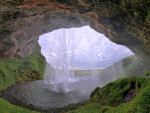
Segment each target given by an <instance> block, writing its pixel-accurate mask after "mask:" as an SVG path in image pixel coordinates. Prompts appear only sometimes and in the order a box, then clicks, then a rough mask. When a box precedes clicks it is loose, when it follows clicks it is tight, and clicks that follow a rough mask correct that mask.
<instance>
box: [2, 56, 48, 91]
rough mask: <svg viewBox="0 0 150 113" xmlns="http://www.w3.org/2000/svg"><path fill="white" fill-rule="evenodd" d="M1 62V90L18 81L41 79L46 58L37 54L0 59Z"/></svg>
mask: <svg viewBox="0 0 150 113" xmlns="http://www.w3.org/2000/svg"><path fill="white" fill-rule="evenodd" d="M0 64H1V66H0V91H2V90H4V89H6V88H7V87H9V86H10V85H12V84H14V83H16V82H25V81H30V80H37V79H41V78H42V77H43V74H44V68H45V61H44V59H43V58H41V57H39V56H38V55H36V54H34V55H30V56H27V57H24V58H22V59H21V60H19V59H16V58H12V59H9V60H0Z"/></svg>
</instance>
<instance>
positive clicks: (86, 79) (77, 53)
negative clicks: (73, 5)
mask: <svg viewBox="0 0 150 113" xmlns="http://www.w3.org/2000/svg"><path fill="white" fill-rule="evenodd" d="M38 43H39V45H40V47H41V54H42V55H43V56H44V57H45V59H46V62H47V65H46V70H45V75H44V80H37V81H32V82H29V83H26V84H19V85H18V84H16V85H14V86H13V87H11V88H10V89H9V91H8V92H7V93H8V94H9V95H10V97H13V98H17V99H18V100H21V101H22V103H23V105H24V103H25V104H26V105H33V106H34V107H35V108H36V109H41V108H42V109H44V110H49V109H51V108H60V107H64V106H67V105H69V104H72V103H78V102H81V101H84V100H88V99H90V94H91V92H92V91H93V90H94V89H95V88H96V87H97V86H100V87H102V86H104V85H105V84H106V83H108V82H110V81H113V80H115V77H114V76H116V74H115V73H114V72H117V73H121V72H122V71H121V70H122V69H121V63H117V69H116V68H114V67H113V66H112V65H113V64H114V63H116V62H119V61H120V60H121V59H123V58H125V57H127V56H130V55H132V54H133V53H132V52H131V51H130V50H129V49H128V48H126V47H125V46H121V45H117V44H115V43H113V42H111V41H110V40H109V39H108V38H107V37H105V36H104V35H103V34H100V33H98V32H96V31H94V30H93V29H91V28H90V27H89V26H83V27H81V28H70V29H65V28H61V29H58V30H54V31H52V32H50V33H46V34H43V35H41V36H40V37H39V40H38ZM110 66H112V67H111V70H108V73H106V74H107V75H110V76H109V77H108V76H106V75H103V74H101V72H102V71H103V70H104V69H105V68H108V67H110ZM100 76H103V77H104V78H105V80H107V79H109V80H108V81H107V82H106V81H105V80H104V79H101V77H100ZM105 76H106V77H105ZM11 92H15V95H13V93H11ZM41 97H42V98H41ZM27 107H28V106H27Z"/></svg>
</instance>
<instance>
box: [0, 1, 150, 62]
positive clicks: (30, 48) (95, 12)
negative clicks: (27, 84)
mask: <svg viewBox="0 0 150 113" xmlns="http://www.w3.org/2000/svg"><path fill="white" fill-rule="evenodd" d="M84 25H89V26H90V27H91V28H93V29H95V30H96V31H98V32H100V33H103V34H104V35H106V36H107V37H108V38H109V39H110V40H112V41H114V42H115V43H118V44H122V45H125V46H126V47H128V48H129V49H130V50H131V51H133V52H134V53H135V54H136V55H138V56H139V58H141V59H144V60H145V61H146V62H147V61H150V0H0V59H8V58H11V57H17V58H21V57H23V56H26V55H28V54H32V53H35V52H38V53H39V50H40V47H39V45H38V42H37V40H38V37H39V36H40V35H42V34H44V33H47V32H50V31H53V30H56V29H59V28H71V27H81V26H84Z"/></svg>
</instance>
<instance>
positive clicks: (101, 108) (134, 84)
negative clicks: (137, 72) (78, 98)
mask: <svg viewBox="0 0 150 113" xmlns="http://www.w3.org/2000/svg"><path fill="white" fill-rule="evenodd" d="M131 90H135V92H136V95H135V97H133V98H132V99H131V100H130V101H128V102H125V101H124V98H125V95H126V94H127V92H128V91H131ZM87 111H88V112H87ZM149 111H150V79H149V78H137V77H131V78H124V79H120V80H117V81H115V82H111V83H109V84H107V85H106V86H104V87H102V88H100V90H99V91H98V92H97V94H96V96H93V98H91V100H90V101H88V102H87V104H86V103H85V105H84V106H82V107H80V108H78V109H77V110H75V111H73V112H72V113H104V112H105V113H148V112H149Z"/></svg>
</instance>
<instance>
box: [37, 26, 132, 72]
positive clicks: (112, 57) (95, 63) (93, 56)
mask: <svg viewBox="0 0 150 113" xmlns="http://www.w3.org/2000/svg"><path fill="white" fill-rule="evenodd" d="M38 42H39V45H40V46H41V53H42V55H43V56H44V57H45V59H46V61H47V62H48V63H50V64H51V65H53V66H54V67H55V66H56V65H57V63H58V62H60V60H58V58H60V55H61V59H62V53H63V51H66V52H65V53H66V55H67V59H68V65H69V67H72V65H73V67H74V69H100V68H106V67H109V66H111V65H112V64H113V63H115V62H118V61H120V60H122V59H123V58H125V57H127V56H130V55H132V54H133V53H132V52H131V51H130V50H129V49H128V48H127V47H125V46H122V45H117V44H115V43H114V42H111V41H110V40H109V39H108V38H107V37H106V36H104V35H103V34H100V33H98V32H96V31H94V30H93V29H92V28H90V27H89V26H84V27H81V28H70V29H64V28H62V29H59V30H54V31H52V32H49V33H45V34H43V35H41V36H40V37H39V40H38ZM61 42H62V43H61ZM63 42H66V43H63ZM65 47H66V48H65ZM63 55H64V54H63ZM71 59H72V60H71Z"/></svg>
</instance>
